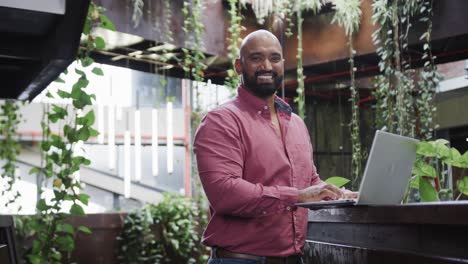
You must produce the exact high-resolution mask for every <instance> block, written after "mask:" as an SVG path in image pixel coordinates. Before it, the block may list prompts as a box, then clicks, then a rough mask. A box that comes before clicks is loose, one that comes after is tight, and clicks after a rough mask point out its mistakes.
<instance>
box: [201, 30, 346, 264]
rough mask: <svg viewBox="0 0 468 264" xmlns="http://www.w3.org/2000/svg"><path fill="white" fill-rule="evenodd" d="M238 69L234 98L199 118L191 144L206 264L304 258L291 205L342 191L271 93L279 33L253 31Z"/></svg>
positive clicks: (300, 125) (276, 79)
mask: <svg viewBox="0 0 468 264" xmlns="http://www.w3.org/2000/svg"><path fill="white" fill-rule="evenodd" d="M235 67H236V71H237V72H238V73H239V74H240V75H241V85H240V86H239V88H238V95H237V97H235V98H234V99H233V100H231V101H229V102H227V103H225V104H223V105H221V106H219V107H218V108H216V109H214V110H212V111H210V112H209V113H208V114H207V115H206V116H205V117H204V118H203V119H202V121H201V123H200V127H199V129H198V131H197V133H196V136H195V142H194V151H195V154H196V157H197V164H198V171H199V175H200V179H201V182H202V184H203V188H204V190H205V193H206V195H207V197H208V200H209V203H210V213H211V214H210V215H211V218H210V221H209V223H208V226H207V227H206V229H205V232H204V233H203V243H204V244H206V245H208V246H210V247H212V254H211V258H210V260H209V262H208V263H209V264H217V263H224V264H230V263H233V264H234V263H236V264H239V263H245V264H247V263H268V264H272V263H294V264H298V263H302V253H303V247H304V243H305V234H306V226H307V209H305V208H298V207H296V206H295V204H296V203H298V202H308V201H320V200H323V199H338V198H341V197H343V196H344V194H343V192H342V191H341V190H340V189H338V188H336V187H334V186H333V185H329V184H325V183H324V182H322V181H321V180H320V178H319V176H318V174H317V172H316V169H315V166H314V163H313V159H312V145H311V142H310V137H309V133H308V131H307V128H306V126H305V124H304V122H303V121H302V119H301V118H299V117H298V116H297V115H296V114H294V113H292V111H291V107H290V106H289V105H288V104H287V103H286V102H285V101H283V100H282V99H281V98H279V97H278V96H276V95H275V93H276V91H278V90H279V89H280V87H281V84H282V81H283V72H284V59H283V54H282V48H281V45H280V43H279V41H278V39H277V38H276V37H275V36H274V35H273V34H271V33H270V32H268V31H265V30H258V31H255V32H252V33H250V34H249V35H248V36H246V38H245V39H244V40H243V41H242V43H241V48H240V57H239V58H238V59H236V62H235Z"/></svg>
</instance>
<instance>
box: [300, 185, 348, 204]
mask: <svg viewBox="0 0 468 264" xmlns="http://www.w3.org/2000/svg"><path fill="white" fill-rule="evenodd" d="M350 193H352V192H350ZM353 194H356V197H357V193H353ZM340 198H345V192H344V191H343V190H341V189H339V188H337V187H335V186H334V185H332V184H328V183H325V182H323V183H320V184H317V185H313V186H310V187H307V188H305V189H302V190H299V195H298V197H297V201H298V202H300V203H304V202H319V201H321V200H336V199H340Z"/></svg>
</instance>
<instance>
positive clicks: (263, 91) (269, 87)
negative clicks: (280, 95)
mask: <svg viewBox="0 0 468 264" xmlns="http://www.w3.org/2000/svg"><path fill="white" fill-rule="evenodd" d="M265 73H271V74H272V78H273V82H272V83H257V77H258V76H259V75H261V74H265ZM242 79H243V81H244V85H245V86H246V87H247V89H249V91H251V92H252V93H253V94H254V95H256V96H257V97H260V98H266V97H270V96H272V95H273V94H275V92H276V91H278V90H279V89H280V88H281V83H282V82H283V75H278V74H277V73H276V72H273V71H256V72H255V74H254V76H253V77H249V75H248V74H247V73H246V72H245V71H243V72H242Z"/></svg>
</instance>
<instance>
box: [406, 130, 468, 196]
mask: <svg viewBox="0 0 468 264" xmlns="http://www.w3.org/2000/svg"><path fill="white" fill-rule="evenodd" d="M448 144H449V142H448V141H447V140H445V139H438V140H435V141H427V142H426V141H421V142H419V143H418V145H417V151H416V153H417V155H416V161H415V164H414V168H413V170H412V175H413V176H412V177H411V180H410V184H409V186H410V188H411V189H417V190H418V191H419V196H420V199H421V201H422V202H433V201H439V200H451V199H453V197H452V190H451V189H449V188H450V186H449V176H450V175H449V174H448V171H450V166H451V167H458V168H463V171H462V177H461V179H459V180H458V181H457V183H456V187H457V189H458V192H459V195H458V197H457V198H456V200H458V199H459V198H460V197H461V195H463V194H464V195H468V176H467V175H464V172H465V169H466V168H468V151H467V152H466V153H464V154H463V155H461V154H460V152H459V151H458V150H457V149H455V148H453V147H452V148H451V147H449V146H447V145H448ZM408 200H409V192H407V195H406V197H405V199H404V201H406V202H408Z"/></svg>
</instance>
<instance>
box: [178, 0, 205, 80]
mask: <svg viewBox="0 0 468 264" xmlns="http://www.w3.org/2000/svg"><path fill="white" fill-rule="evenodd" d="M203 8H204V7H203V0H185V1H184V6H183V8H182V13H183V14H184V24H183V26H182V30H183V31H184V33H185V34H187V36H189V35H191V36H192V37H193V39H192V40H190V38H187V39H188V40H187V41H186V43H185V44H186V48H184V49H182V50H183V52H184V60H183V69H184V71H185V72H186V74H190V75H191V76H192V77H193V78H194V79H195V81H198V82H201V81H203V76H204V72H203V71H204V70H205V68H206V65H205V63H204V62H203V61H204V60H205V58H206V57H205V54H204V53H203V51H202V47H203V35H204V34H205V29H204V26H203V23H202V21H201V16H202V13H203ZM192 34H193V35H192Z"/></svg>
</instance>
